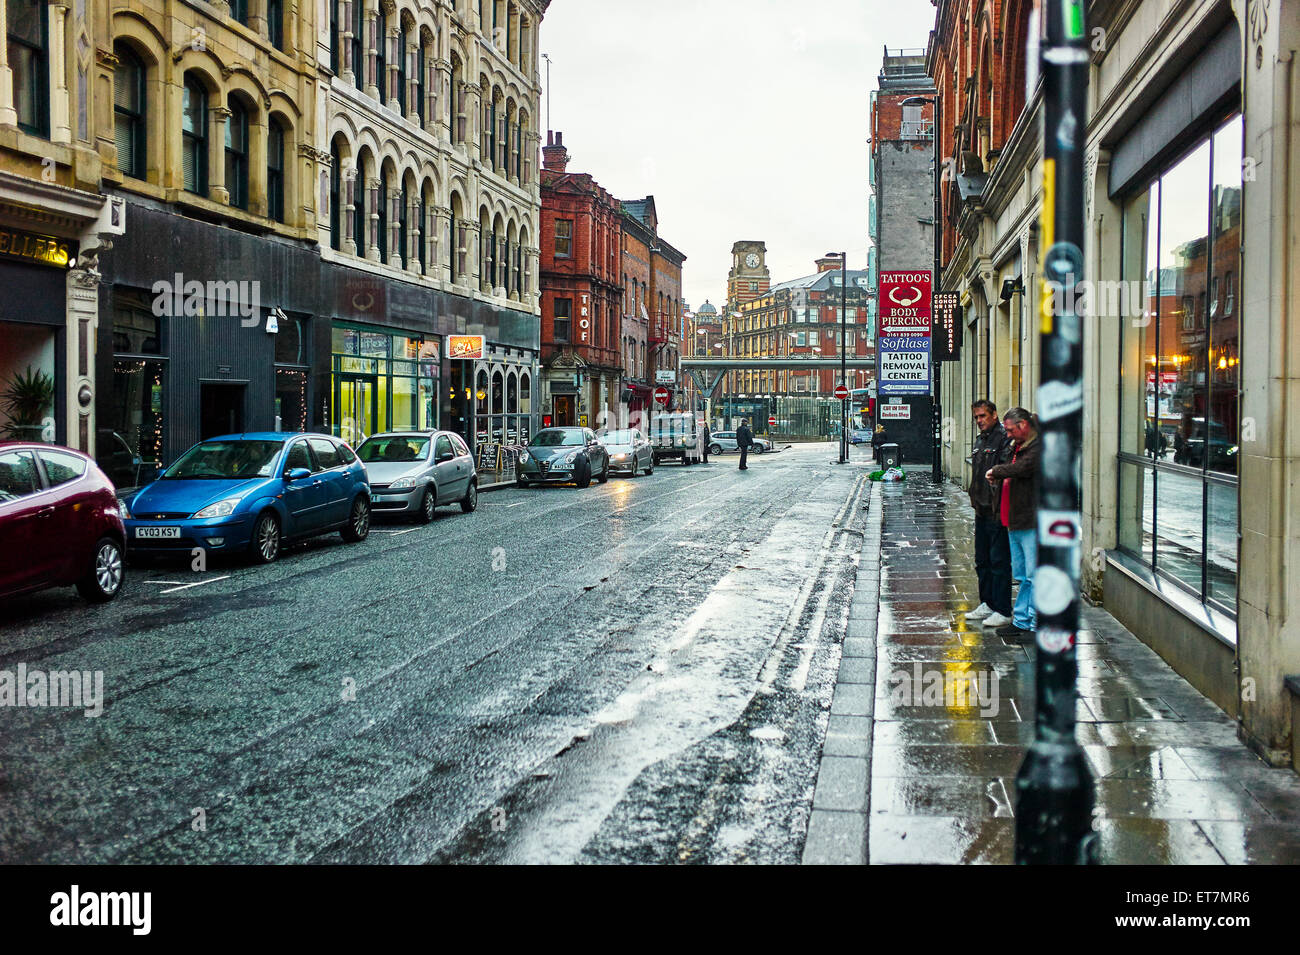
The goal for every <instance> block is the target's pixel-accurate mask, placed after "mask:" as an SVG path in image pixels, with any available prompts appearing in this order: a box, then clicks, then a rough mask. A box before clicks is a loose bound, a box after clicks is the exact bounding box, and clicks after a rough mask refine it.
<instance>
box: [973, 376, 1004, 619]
mask: <svg viewBox="0 0 1300 955" xmlns="http://www.w3.org/2000/svg"><path fill="white" fill-rule="evenodd" d="M970 407H971V412H972V413H973V414H974V415H975V424H976V426H978V427H979V429H980V433H979V436H978V437H976V438H975V447H974V449H973V450H972V451H971V456H970V463H971V476H970V488H969V489H968V490H969V493H970V506H971V507H973V508H974V509H975V573H976V575H977V576H978V577H979V581H980V605H979V606H978V607H976V608H975V609H974V610H972V611H970V612H969V613H968V614H966V619H967V620H970V621H976V620H982V621H983V622H984V623H983V625H984V626H986V627H1005V626H1006V625H1007V624H1009V623H1011V545H1010V544H1009V543H1008V541H1007V529H1006V527H1004V526H1003V524H1002V516H1001V514H1000V513H999V512H1000V510H1001V503H1002V482H1001V481H997V482H995V483H992V484H990V483H989V481H988V479H987V478H986V477H985V476H984V475H985V474H986V473H987V472H988V470H989V469H990V468H992V467H995V466H997V465H999V464H1006V463H1007V462H1008V461H1010V460H1011V437H1010V436H1009V435H1008V434H1007V432H1006V429H1004V428H1003V427H1002V422H1000V421H998V409H997V405H995V404H993V402H991V401H989V400H988V399H987V398H981V399H980V400H979V401H977V402H975V403H974V404H972V405H971V406H970Z"/></svg>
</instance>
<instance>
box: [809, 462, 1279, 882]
mask: <svg viewBox="0 0 1300 955" xmlns="http://www.w3.org/2000/svg"><path fill="white" fill-rule="evenodd" d="M871 510H872V512H873V513H872V515H871V520H870V521H869V523H868V528H869V529H868V531H867V535H866V538H865V539H864V543H863V552H862V559H861V564H860V568H859V578H858V591H857V593H856V594H855V599H854V604H853V607H852V611H851V617H850V621H849V629H848V634H847V636H846V639H845V643H844V651H843V656H842V659H841V664H840V679H839V683H838V685H837V688H836V693H835V703H834V704H833V705H832V710H831V717H830V725H829V730H828V734H827V740H826V747H825V751H824V755H823V761H822V764H823V765H822V771H821V773H820V774H819V777H818V783H817V790H816V794H815V797H814V810H813V816H812V819H811V820H810V825H809V833H808V841H807V846H806V849H805V853H804V861H805V862H849V863H851V862H860V861H864V860H868V861H870V862H873V863H1010V862H1012V856H1013V849H1014V809H1015V776H1016V772H1017V770H1018V768H1019V766H1020V763H1021V760H1022V759H1023V757H1024V751H1025V746H1026V745H1027V744H1028V743H1029V742H1031V741H1032V739H1033V731H1034V729H1033V706H1034V694H1033V681H1034V662H1033V654H1034V652H1035V651H1034V648H1033V647H1032V646H1028V647H1026V646H1022V645H1020V644H1018V643H1015V642H1013V641H1006V640H1004V639H1002V638H1000V637H998V636H996V635H995V634H994V633H993V631H992V630H991V629H990V630H981V629H980V627H979V626H978V624H973V625H972V624H967V623H966V621H965V619H964V616H963V614H964V612H965V611H966V610H968V609H970V608H971V607H974V606H975V605H976V604H978V603H979V598H978V585H977V581H976V577H975V571H974V564H973V557H972V548H971V543H970V542H971V541H972V539H973V530H972V519H971V511H970V507H969V505H968V504H967V502H966V500H965V495H964V494H963V493H961V492H960V491H959V490H958V489H957V488H956V487H955V486H953V485H945V486H943V487H936V486H935V485H934V484H933V483H932V482H931V481H930V478H929V474H928V471H919V470H918V471H913V470H910V469H909V472H908V479H907V481H906V482H904V483H902V484H890V485H878V486H877V487H876V488H875V489H874V492H873V496H872V503H871ZM876 528H878V530H875V529H876ZM877 547H878V548H879V551H878V552H877V550H876V548H877ZM877 558H879V559H878V560H877ZM873 604H874V606H872V605H873ZM873 610H875V611H876V612H875V613H873V612H872V611H873ZM868 676H869V677H870V679H871V680H872V686H873V687H874V693H873V695H871V696H869V697H868V696H867V695H866V693H865V692H864V691H867V690H868V687H866V686H862V685H861V681H864V680H866V679H868ZM1078 685H1079V696H1080V699H1079V703H1078V709H1077V716H1078V720H1079V727H1078V739H1079V742H1080V744H1081V745H1082V746H1083V748H1084V751H1085V753H1086V755H1087V758H1088V762H1089V765H1090V767H1091V769H1092V772H1093V776H1094V781H1095V799H1096V807H1097V810H1096V816H1097V823H1096V826H1097V828H1098V830H1099V832H1100V834H1101V845H1100V849H1101V859H1102V862H1103V863H1108V864H1132V863H1145V864H1152V863H1154V864H1187V863H1209V864H1219V863H1225V862H1227V863H1297V862H1300V777H1298V776H1297V775H1296V774H1295V773H1294V772H1292V771H1291V770H1289V769H1273V768H1270V767H1268V766H1267V765H1266V764H1265V763H1263V762H1262V761H1261V760H1259V759H1258V758H1257V757H1256V756H1255V755H1254V754H1253V753H1251V752H1250V751H1249V750H1248V749H1247V748H1246V747H1245V746H1244V745H1242V744H1241V743H1239V742H1238V741H1237V737H1236V727H1235V722H1234V720H1233V719H1232V718H1231V717H1229V716H1228V715H1227V714H1225V713H1224V712H1223V711H1222V710H1220V709H1219V708H1218V707H1216V706H1215V705H1214V704H1213V703H1211V702H1209V701H1208V700H1207V699H1206V698H1204V697H1203V696H1201V694H1199V693H1198V692H1197V691H1196V690H1195V689H1193V688H1192V687H1191V686H1190V685H1189V684H1188V683H1187V682H1186V681H1185V680H1183V679H1182V678H1181V677H1180V676H1178V675H1177V674H1176V673H1175V672H1174V671H1173V670H1172V669H1171V668H1170V667H1169V666H1168V665H1167V664H1165V663H1164V661H1163V660H1161V659H1160V657H1158V656H1157V655H1156V654H1155V653H1154V652H1153V651H1151V650H1150V649H1148V648H1147V647H1146V646H1145V645H1144V644H1143V643H1141V642H1140V641H1139V640H1138V639H1137V638H1136V637H1134V636H1133V635H1132V634H1131V633H1129V632H1128V631H1127V630H1125V629H1124V628H1123V627H1122V626H1120V625H1119V624H1118V623H1117V622H1116V621H1115V619H1114V618H1113V617H1111V616H1110V615H1109V614H1107V613H1106V612H1105V611H1104V610H1102V609H1101V608H1099V607H1085V609H1084V613H1083V629H1082V630H1081V633H1080V639H1079V684H1078ZM940 693H942V694H943V695H942V696H940ZM849 760H851V761H853V763H854V764H855V765H856V769H857V770H858V771H859V772H862V771H865V772H868V773H869V775H868V776H867V777H866V778H865V779H851V778H850V774H849V773H848V772H847V770H848V769H849V765H848V762H847V761H849ZM868 767H869V769H868ZM868 779H869V785H864V784H865V783H866V782H867V780H868ZM850 782H854V783H856V784H857V785H856V787H855V786H852V785H850ZM856 792H862V793H863V798H862V800H860V801H859V802H858V803H856V804H855V803H853V802H852V798H851V797H852V796H853V794H854V793H856ZM846 794H848V797H849V798H845V797H846ZM855 825H856V828H855ZM864 828H865V830H866V831H865V839H864V838H863V837H862V836H863V833H862V832H861V830H863V829H864Z"/></svg>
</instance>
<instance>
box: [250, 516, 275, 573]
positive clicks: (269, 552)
mask: <svg viewBox="0 0 1300 955" xmlns="http://www.w3.org/2000/svg"><path fill="white" fill-rule="evenodd" d="M248 552H249V553H250V554H252V556H253V561H254V563H258V564H269V563H271V562H272V561H274V560H275V559H276V558H277V557H279V556H280V521H279V520H278V519H277V518H276V516H275V512H274V511H263V512H262V513H261V514H260V515H258V518H257V523H255V524H254V525H253V537H252V540H250V541H249V542H248Z"/></svg>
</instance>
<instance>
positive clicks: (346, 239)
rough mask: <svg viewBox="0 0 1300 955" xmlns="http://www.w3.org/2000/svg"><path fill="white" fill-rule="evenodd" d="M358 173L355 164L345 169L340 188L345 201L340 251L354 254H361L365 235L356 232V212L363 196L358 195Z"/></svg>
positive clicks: (341, 199)
mask: <svg viewBox="0 0 1300 955" xmlns="http://www.w3.org/2000/svg"><path fill="white" fill-rule="evenodd" d="M357 178H358V173H357V169H356V167H355V166H349V167H348V168H347V169H344V170H343V188H342V189H340V190H339V192H340V196H339V199H340V201H342V202H343V210H342V218H343V222H342V226H343V242H342V245H343V248H342V249H341V250H340V251H343V252H351V253H352V254H353V255H360V254H361V248H362V243H363V242H364V239H365V237H364V236H359V235H357V234H356V228H355V224H356V221H357V220H356V214H357V200H358V199H360V198H361V197H360V196H359V195H358V192H357V190H358V187H357Z"/></svg>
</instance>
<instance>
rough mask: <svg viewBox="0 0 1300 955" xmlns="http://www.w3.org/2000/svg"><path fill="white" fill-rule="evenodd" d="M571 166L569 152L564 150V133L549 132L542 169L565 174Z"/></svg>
mask: <svg viewBox="0 0 1300 955" xmlns="http://www.w3.org/2000/svg"><path fill="white" fill-rule="evenodd" d="M568 165H569V151H568V150H567V149H565V148H564V133H555V132H551V131H550V130H547V132H546V146H545V147H544V148H543V149H542V168H543V169H549V170H551V171H552V172H564V170H565V169H566V168H567V167H568Z"/></svg>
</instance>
